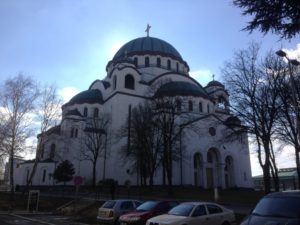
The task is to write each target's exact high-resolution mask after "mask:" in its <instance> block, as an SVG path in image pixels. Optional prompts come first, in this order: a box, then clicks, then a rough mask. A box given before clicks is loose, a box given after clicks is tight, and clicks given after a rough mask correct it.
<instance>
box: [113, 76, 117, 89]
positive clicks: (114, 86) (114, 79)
mask: <svg viewBox="0 0 300 225" xmlns="http://www.w3.org/2000/svg"><path fill="white" fill-rule="evenodd" d="M116 88H117V77H116V76H114V78H113V89H114V90H115V89H116Z"/></svg>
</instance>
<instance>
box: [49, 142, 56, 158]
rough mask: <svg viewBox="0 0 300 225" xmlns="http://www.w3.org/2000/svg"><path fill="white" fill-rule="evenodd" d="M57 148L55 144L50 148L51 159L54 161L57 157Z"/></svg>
mask: <svg viewBox="0 0 300 225" xmlns="http://www.w3.org/2000/svg"><path fill="white" fill-rule="evenodd" d="M55 148H56V146H55V144H52V145H51V148H50V154H49V158H50V159H53V158H54V156H55Z"/></svg>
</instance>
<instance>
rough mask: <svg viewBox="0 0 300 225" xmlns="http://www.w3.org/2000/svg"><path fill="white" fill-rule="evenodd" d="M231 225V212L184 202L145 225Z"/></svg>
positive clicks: (215, 206)
mask: <svg viewBox="0 0 300 225" xmlns="http://www.w3.org/2000/svg"><path fill="white" fill-rule="evenodd" d="M165 224H168V225H185V224H189V225H232V224H236V223H235V215H234V213H233V211H232V210H229V209H226V208H224V207H223V206H220V205H218V204H216V203H210V202H185V203H181V204H179V205H178V206H175V207H174V208H173V209H171V210H170V211H169V212H168V214H163V215H160V216H156V217H153V218H151V219H149V220H147V223H146V225H165Z"/></svg>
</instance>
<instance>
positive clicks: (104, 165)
mask: <svg viewBox="0 0 300 225" xmlns="http://www.w3.org/2000/svg"><path fill="white" fill-rule="evenodd" d="M106 149H107V132H105V144H104V162H103V178H102V179H103V180H105V168H106Z"/></svg>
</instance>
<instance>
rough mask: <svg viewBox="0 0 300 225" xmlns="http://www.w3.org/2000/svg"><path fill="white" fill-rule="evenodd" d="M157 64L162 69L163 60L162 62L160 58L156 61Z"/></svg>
mask: <svg viewBox="0 0 300 225" xmlns="http://www.w3.org/2000/svg"><path fill="white" fill-rule="evenodd" d="M156 64H157V67H161V60H160V58H157V59H156Z"/></svg>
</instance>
